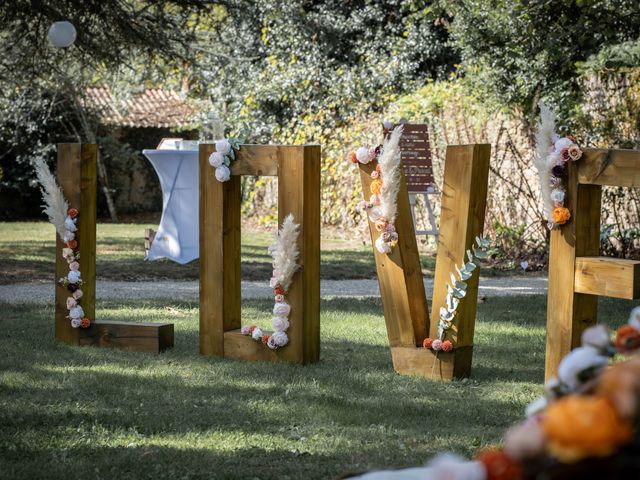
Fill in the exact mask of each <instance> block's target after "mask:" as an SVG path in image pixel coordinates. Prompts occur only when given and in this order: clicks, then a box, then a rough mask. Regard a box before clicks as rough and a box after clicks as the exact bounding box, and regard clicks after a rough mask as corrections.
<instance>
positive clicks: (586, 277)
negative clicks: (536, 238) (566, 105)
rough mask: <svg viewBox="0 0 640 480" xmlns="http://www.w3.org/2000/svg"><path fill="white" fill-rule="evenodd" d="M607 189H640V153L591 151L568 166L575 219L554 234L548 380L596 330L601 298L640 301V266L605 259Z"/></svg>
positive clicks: (567, 197) (569, 198) (569, 200)
mask: <svg viewBox="0 0 640 480" xmlns="http://www.w3.org/2000/svg"><path fill="white" fill-rule="evenodd" d="M603 185H609V186H619V187H640V152H639V151H635V150H600V149H586V150H584V154H583V156H582V158H581V159H580V160H578V161H577V162H575V163H574V162H569V164H568V168H567V191H566V195H565V204H566V205H567V208H569V210H570V211H571V215H572V218H571V219H570V220H569V222H568V223H566V224H565V225H563V226H562V227H561V228H559V229H557V230H553V231H552V232H551V243H550V247H549V287H548V288H549V292H548V296H547V298H548V301H547V353H546V358H545V377H546V378H547V379H548V378H550V377H553V376H555V375H556V374H557V371H558V365H559V364H560V361H561V360H562V358H563V357H564V356H565V355H566V354H567V353H569V352H570V351H571V349H573V348H575V347H578V346H580V337H581V335H582V332H583V331H584V330H585V329H586V328H588V327H590V326H592V325H595V323H596V321H597V313H598V312H597V310H598V296H604V297H614V298H625V299H638V298H640V262H639V261H635V260H625V259H620V258H609V257H601V256H599V254H600V210H601V199H602V186H603Z"/></svg>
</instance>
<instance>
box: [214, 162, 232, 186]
mask: <svg viewBox="0 0 640 480" xmlns="http://www.w3.org/2000/svg"><path fill="white" fill-rule="evenodd" d="M230 178H231V170H229V168H228V167H227V166H226V165H220V166H219V167H218V168H216V179H217V180H218V181H219V182H226V181H227V180H229V179H230Z"/></svg>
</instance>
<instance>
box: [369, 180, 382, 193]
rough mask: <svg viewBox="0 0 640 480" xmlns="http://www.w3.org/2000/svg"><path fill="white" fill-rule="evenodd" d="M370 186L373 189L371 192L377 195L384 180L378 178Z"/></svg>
mask: <svg viewBox="0 0 640 480" xmlns="http://www.w3.org/2000/svg"><path fill="white" fill-rule="evenodd" d="M369 188H370V189H371V193H373V194H374V195H377V194H378V193H379V192H380V189H381V188H382V180H380V179H379V178H376V179H375V180H374V181H373V182H371V186H370V187H369Z"/></svg>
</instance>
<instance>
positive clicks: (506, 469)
mask: <svg viewBox="0 0 640 480" xmlns="http://www.w3.org/2000/svg"><path fill="white" fill-rule="evenodd" d="M476 460H477V461H478V462H480V463H482V465H484V468H485V470H486V471H487V477H486V479H487V480H519V479H521V478H524V476H523V473H522V465H520V462H518V461H516V460H514V459H512V458H511V457H509V456H508V455H507V454H506V453H504V451H503V450H485V451H484V452H482V453H481V454H480V455H478V458H476Z"/></svg>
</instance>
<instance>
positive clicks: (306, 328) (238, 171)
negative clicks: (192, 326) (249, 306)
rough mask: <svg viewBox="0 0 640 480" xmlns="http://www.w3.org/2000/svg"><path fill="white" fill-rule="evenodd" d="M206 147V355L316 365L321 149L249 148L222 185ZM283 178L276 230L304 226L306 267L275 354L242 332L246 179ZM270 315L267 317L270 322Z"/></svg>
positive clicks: (203, 167) (202, 292)
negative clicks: (286, 224)
mask: <svg viewBox="0 0 640 480" xmlns="http://www.w3.org/2000/svg"><path fill="white" fill-rule="evenodd" d="M214 151H215V146H214V145H212V144H201V145H200V158H199V162H200V167H199V168H200V353H201V354H202V355H214V356H221V357H222V356H223V357H230V358H236V359H242V360H266V361H279V360H286V361H290V362H295V363H310V362H315V361H318V359H319V357H320V146H319V145H305V146H282V145H243V146H242V147H241V148H240V150H239V151H238V152H237V153H236V160H235V161H234V162H233V163H232V164H231V179H230V180H229V181H227V182H219V181H217V180H216V178H215V172H214V168H212V167H211V166H210V165H209V155H211V153H213V152H214ZM242 175H251V176H277V177H278V224H279V225H280V224H281V223H282V221H283V220H284V218H285V217H286V216H287V215H288V214H290V213H291V214H293V217H294V221H295V223H298V224H299V225H300V236H299V238H298V246H299V249H300V257H299V263H300V265H301V266H302V268H301V270H300V271H298V272H297V273H296V274H295V275H294V277H293V281H292V284H291V287H290V288H289V292H288V295H287V301H288V302H289V304H290V305H291V315H290V317H289V320H290V322H291V326H290V327H289V329H288V330H287V334H288V335H289V344H288V345H287V346H286V347H284V348H282V349H278V350H270V349H269V348H267V347H266V346H265V345H262V344H261V343H260V342H256V341H255V340H252V339H251V337H250V336H245V335H242V334H241V333H240V326H241V294H240V281H241V278H240V277H241V274H240V206H241V202H242V199H241V178H240V177H241V176H242ZM268 280H269V279H268V278H265V282H268ZM270 319H271V312H270V311H269V312H268V314H267V315H266V316H265V320H266V322H269V323H270Z"/></svg>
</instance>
